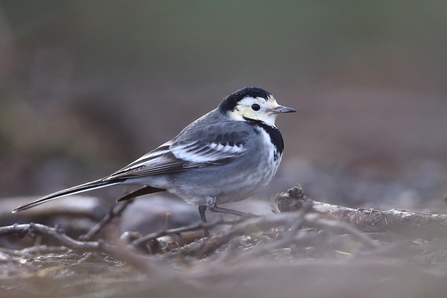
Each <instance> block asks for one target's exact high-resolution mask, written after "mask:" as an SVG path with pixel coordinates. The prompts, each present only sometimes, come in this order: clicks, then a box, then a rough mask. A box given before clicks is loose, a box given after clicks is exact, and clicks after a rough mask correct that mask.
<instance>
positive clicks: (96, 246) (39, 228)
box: [0, 223, 113, 254]
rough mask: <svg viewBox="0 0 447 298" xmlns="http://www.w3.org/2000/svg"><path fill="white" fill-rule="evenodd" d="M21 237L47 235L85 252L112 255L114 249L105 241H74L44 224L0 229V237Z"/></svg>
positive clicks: (68, 246)
mask: <svg viewBox="0 0 447 298" xmlns="http://www.w3.org/2000/svg"><path fill="white" fill-rule="evenodd" d="M13 234H16V235H19V236H21V237H23V236H25V235H29V236H30V237H36V236H37V235H45V236H47V237H50V238H52V239H54V240H57V241H59V242H60V243H61V244H62V245H63V246H65V247H67V248H70V249H73V250H77V251H83V252H93V251H97V252H105V253H109V254H110V253H112V252H113V248H112V246H110V245H109V244H107V243H105V242H103V241H95V242H93V241H91V242H81V241H78V240H74V239H73V238H71V237H69V236H67V235H66V234H64V232H63V231H62V230H61V229H60V228H57V227H56V228H51V227H48V226H45V225H42V224H36V223H30V224H20V225H18V224H15V225H12V226H6V227H0V236H6V235H13Z"/></svg>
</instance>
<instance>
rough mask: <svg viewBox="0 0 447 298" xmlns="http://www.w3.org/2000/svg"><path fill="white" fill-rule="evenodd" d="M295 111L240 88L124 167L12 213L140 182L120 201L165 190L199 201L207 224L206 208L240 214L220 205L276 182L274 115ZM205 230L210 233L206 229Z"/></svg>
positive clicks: (278, 154)
mask: <svg viewBox="0 0 447 298" xmlns="http://www.w3.org/2000/svg"><path fill="white" fill-rule="evenodd" d="M291 112H296V111H295V110H294V109H292V108H288V107H284V106H281V105H278V103H277V102H276V100H275V99H274V98H273V96H272V95H271V94H270V93H269V92H267V91H265V90H263V89H261V88H256V87H247V88H243V89H240V90H238V91H236V92H234V93H232V94H230V95H229V96H228V97H227V98H225V99H224V100H223V101H222V102H221V103H220V105H219V106H218V107H217V108H216V109H214V110H212V111H211V112H209V113H207V114H205V115H203V116H202V117H200V118H199V119H197V120H196V121H194V122H192V123H191V124H189V125H188V126H187V127H185V128H184V129H183V130H182V131H181V132H180V133H179V134H178V135H177V136H176V137H175V138H173V139H172V140H170V141H168V142H166V143H164V144H163V145H161V146H159V147H158V148H156V149H154V150H152V151H150V152H149V153H147V154H145V155H143V156H142V157H140V158H139V159H137V160H136V161H134V162H132V163H131V164H129V165H127V166H125V167H124V168H122V169H121V170H118V171H116V172H115V173H113V174H111V175H109V176H106V177H104V178H101V179H98V180H95V181H92V182H88V183H85V184H81V185H78V186H74V187H70V188H67V189H64V190H61V191H58V192H55V193H52V194H49V195H47V196H45V197H43V198H40V199H38V200H36V201H33V202H30V203H27V204H25V205H22V206H19V207H17V208H16V209H14V210H13V212H19V211H23V210H26V209H29V208H32V207H34V206H37V205H40V204H43V203H46V202H48V201H51V200H54V199H57V198H60V197H64V196H68V195H72V194H76V193H81V192H85V191H89V190H93V189H98V188H102V187H107V186H111V185H117V184H136V185H140V186H141V187H140V188H138V189H136V190H134V191H132V192H130V193H128V194H126V195H125V196H123V197H122V198H120V199H119V200H118V201H123V200H127V199H131V198H135V197H137V196H141V195H146V194H151V193H156V192H160V191H165V190H167V191H169V192H170V193H173V194H175V195H177V196H179V197H180V198H182V199H184V200H185V201H186V202H188V203H190V204H193V205H198V206H199V213H200V217H201V219H202V221H203V222H206V217H205V211H206V209H209V210H210V211H213V212H221V213H227V214H234V215H239V216H242V215H244V213H242V212H239V211H235V210H230V209H226V208H222V207H218V205H220V204H224V203H229V202H235V201H240V200H243V199H246V198H247V197H249V196H250V195H252V194H254V193H255V192H256V191H257V190H259V189H260V188H261V187H264V186H266V185H267V184H268V183H269V182H270V180H272V178H273V176H274V175H275V174H276V171H277V169H278V166H279V164H280V162H281V158H282V153H283V150H284V142H283V138H282V136H281V133H280V131H279V130H278V128H276V126H275V119H276V116H277V115H278V114H281V113H291ZM205 234H206V235H207V236H208V231H207V229H205Z"/></svg>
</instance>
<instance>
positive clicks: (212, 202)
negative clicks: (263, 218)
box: [206, 197, 256, 217]
mask: <svg viewBox="0 0 447 298" xmlns="http://www.w3.org/2000/svg"><path fill="white" fill-rule="evenodd" d="M206 206H207V207H208V210H210V211H211V212H217V213H224V214H231V215H236V216H250V217H256V215H254V214H250V213H244V212H240V211H236V210H232V209H227V208H222V207H218V206H216V199H214V198H211V197H209V198H207V200H206Z"/></svg>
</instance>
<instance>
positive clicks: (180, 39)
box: [0, 0, 447, 212]
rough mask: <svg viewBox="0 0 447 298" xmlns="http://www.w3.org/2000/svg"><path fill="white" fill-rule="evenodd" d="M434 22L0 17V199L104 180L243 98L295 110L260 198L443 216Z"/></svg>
mask: <svg viewBox="0 0 447 298" xmlns="http://www.w3.org/2000/svg"><path fill="white" fill-rule="evenodd" d="M446 14H447V2H446V1H430V2H420V1H412V0H408V1H347V0H343V1H280V2H278V1H116V0H107V1H104V0H103V1H58V0H40V1H11V0H4V1H0V169H1V170H0V197H3V198H6V197H16V196H28V195H33V196H34V195H43V194H47V193H49V192H52V191H56V190H59V189H61V188H64V187H69V186H73V185H75V184H79V183H83V182H86V181H89V180H92V179H97V178H100V177H102V176H105V175H107V174H109V173H111V172H113V171H115V170H117V169H118V168H121V167H122V166H124V165H126V164H128V163H130V162H131V161H133V160H134V159H136V158H138V157H140V156H141V155H143V154H145V153H146V152H148V151H149V150H151V149H153V148H154V147H156V146H158V145H160V144H161V143H163V142H165V141H167V140H169V139H170V138H172V137H174V136H175V135H176V134H177V133H178V132H179V131H180V130H181V129H182V128H183V127H184V126H186V125H187V124H188V123H190V122H191V121H192V120H194V119H196V118H198V117H199V116H201V115H202V114H204V113H206V112H208V111H209V110H211V109H213V108H215V107H216V106H217V105H218V103H219V102H220V101H221V100H222V98H224V97H225V96H226V95H228V94H229V93H231V92H233V91H235V90H237V89H239V88H242V87H245V86H258V87H261V88H264V89H266V90H268V91H269V92H271V93H273V95H274V96H275V97H276V99H277V100H278V102H279V103H280V104H283V105H286V106H291V107H294V108H296V109H297V110H298V113H296V114H290V115H285V116H282V117H280V119H278V121H277V125H278V127H279V128H280V129H281V131H282V132H283V136H284V138H285V143H286V151H285V156H284V158H283V163H282V166H281V169H280V171H279V172H278V175H277V177H276V178H275V180H274V181H273V182H272V184H271V185H270V186H269V187H268V188H267V189H266V190H264V191H263V192H262V193H261V194H260V195H259V196H260V197H262V198H265V199H266V200H267V199H268V198H269V197H270V196H271V195H273V194H274V193H276V192H278V191H284V190H285V189H287V188H288V187H292V186H293V185H295V184H296V183H300V184H302V185H303V187H304V190H305V192H306V193H307V195H308V196H310V197H312V198H313V199H315V200H320V201H326V202H330V203H338V204H345V205H349V206H352V207H361V206H363V207H376V208H407V209H413V210H416V209H417V210H425V211H436V212H444V211H446V207H445V205H444V202H443V198H444V197H445V195H446V193H447V132H446V128H447V100H446V97H447V84H446V82H447V55H446V53H447V35H446V32H447V17H446ZM117 192H118V194H117ZM102 193H103V194H104V196H106V197H109V198H110V201H109V202H113V199H112V198H115V199H116V198H117V196H119V195H121V194H122V193H123V190H117V189H116V188H115V189H114V190H103V191H102ZM194 210H195V208H194Z"/></svg>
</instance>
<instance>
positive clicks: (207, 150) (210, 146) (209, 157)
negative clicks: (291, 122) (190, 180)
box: [107, 123, 248, 180]
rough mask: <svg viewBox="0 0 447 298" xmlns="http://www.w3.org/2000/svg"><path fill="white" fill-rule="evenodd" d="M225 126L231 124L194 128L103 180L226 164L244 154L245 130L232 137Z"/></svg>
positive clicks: (233, 133) (163, 173)
mask: <svg viewBox="0 0 447 298" xmlns="http://www.w3.org/2000/svg"><path fill="white" fill-rule="evenodd" d="M228 125H231V123H224V124H214V125H211V126H208V127H203V129H197V128H196V129H195V130H194V133H189V134H182V133H181V134H180V135H178V136H177V137H176V138H174V139H173V140H172V141H169V142H167V143H165V144H163V145H161V146H160V147H158V148H156V149H154V150H152V151H151V152H149V153H147V154H145V155H143V156H142V157H141V158H139V159H137V160H136V161H135V162H133V163H131V164H129V165H127V166H126V167H124V168H122V169H121V170H119V171H117V172H115V173H113V174H112V175H110V176H109V177H108V178H107V179H110V180H115V179H129V178H135V177H144V176H153V175H165V174H170V173H175V172H181V171H185V170H187V169H191V168H198V167H206V166H213V165H218V164H226V163H229V162H231V161H233V160H234V159H237V158H239V157H240V156H242V155H243V154H244V152H245V147H244V145H245V143H246V141H247V135H248V132H247V129H246V126H242V127H243V128H244V129H240V131H239V132H238V133H235V132H234V128H233V129H231V128H228V127H226V126H228ZM236 127H238V126H236ZM228 131H231V133H229V132H228ZM185 135H186V136H185Z"/></svg>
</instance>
